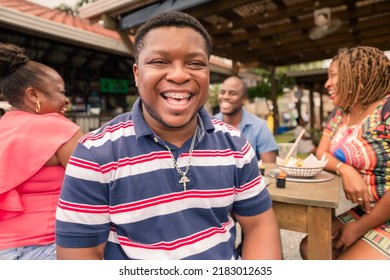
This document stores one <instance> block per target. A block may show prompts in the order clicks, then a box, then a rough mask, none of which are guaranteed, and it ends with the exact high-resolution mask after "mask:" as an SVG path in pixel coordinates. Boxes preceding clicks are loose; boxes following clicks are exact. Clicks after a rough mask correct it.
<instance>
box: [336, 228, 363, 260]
mask: <svg viewBox="0 0 390 280" xmlns="http://www.w3.org/2000/svg"><path fill="white" fill-rule="evenodd" d="M364 234H365V231H364V230H362V229H361V228H360V227H359V222H357V221H355V222H350V223H347V224H345V225H343V226H342V227H341V228H339V229H338V231H337V237H336V238H335V239H334V241H333V249H335V251H336V257H338V256H339V255H341V254H342V253H344V252H345V251H347V250H348V249H349V248H350V247H351V246H352V245H353V244H354V243H355V242H356V241H358V240H359V239H360V238H361V237H362V236H363V235H364Z"/></svg>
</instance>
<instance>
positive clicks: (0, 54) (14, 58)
mask: <svg viewBox="0 0 390 280" xmlns="http://www.w3.org/2000/svg"><path fill="white" fill-rule="evenodd" d="M52 71H55V70H54V69H52V68H50V67H49V66H46V65H44V64H41V63H39V62H36V61H32V60H30V59H29V57H28V56H27V55H26V54H25V50H24V48H22V47H19V46H16V45H13V44H7V43H0V93H2V94H3V95H4V98H5V100H7V101H8V103H9V104H11V105H12V106H14V107H19V106H22V105H23V102H24V99H23V98H24V91H25V89H26V88H28V87H34V88H36V89H39V90H40V91H42V92H43V93H46V91H47V90H46V86H47V84H48V82H54V81H52V80H51V77H50V75H48V74H49V73H50V72H52Z"/></svg>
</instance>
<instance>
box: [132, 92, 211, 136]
mask: <svg viewBox="0 0 390 280" xmlns="http://www.w3.org/2000/svg"><path fill="white" fill-rule="evenodd" d="M132 115H133V123H134V131H135V136H136V138H137V139H139V138H140V137H143V136H148V135H151V136H154V133H153V131H152V130H151V129H150V127H149V126H148V124H147V123H146V121H145V119H144V117H143V115H142V100H141V98H140V97H138V98H137V100H136V101H135V102H134V105H133V108H132ZM198 120H199V122H198V126H199V127H198V137H200V138H203V135H204V134H205V133H206V131H207V132H209V133H210V132H213V131H214V129H215V128H214V125H213V123H212V122H211V118H210V115H209V113H208V112H207V110H206V109H205V108H204V107H203V106H202V107H201V108H200V110H199V112H198Z"/></svg>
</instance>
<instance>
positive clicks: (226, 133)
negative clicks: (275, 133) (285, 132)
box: [56, 99, 272, 260]
mask: <svg viewBox="0 0 390 280" xmlns="http://www.w3.org/2000/svg"><path fill="white" fill-rule="evenodd" d="M190 143H191V139H189V140H188V141H187V142H186V143H185V144H184V145H183V146H182V147H181V148H177V147H175V146H173V145H171V144H169V143H166V144H167V145H169V147H170V149H171V150H172V153H173V154H174V156H175V158H176V160H177V164H178V167H179V168H181V169H182V170H184V169H185V167H186V165H187V162H188V155H189V154H188V151H189V148H190ZM187 177H188V178H189V180H190V182H188V183H187V191H183V184H180V183H179V180H180V178H181V175H180V174H179V173H178V172H177V170H176V169H175V167H174V165H173V161H172V158H171V156H170V154H169V152H168V150H167V149H166V147H165V145H164V141H163V140H161V139H160V138H158V137H157V136H156V135H155V134H154V133H153V132H152V130H151V129H150V128H149V127H148V126H147V124H146V122H145V120H144V119H143V116H142V113H141V101H140V99H138V100H137V101H136V103H135V104H134V107H133V111H132V112H130V113H125V114H122V115H120V116H118V117H116V118H115V119H113V120H111V121H110V122H108V123H107V124H105V125H104V126H103V127H101V128H100V129H98V130H96V131H94V132H91V133H89V134H87V135H86V136H85V137H83V138H82V139H81V140H80V143H79V145H78V146H77V148H76V150H75V151H74V153H73V155H72V157H71V159H70V161H69V163H68V166H67V168H66V174H65V179H64V184H63V188H62V191H61V196H60V200H59V204H58V207H57V213H56V219H57V223H56V242H57V244H58V245H60V246H62V247H76V248H81V247H92V246H97V245H99V244H101V243H103V242H106V241H107V246H106V249H105V254H104V258H105V259H219V260H221V259H236V258H237V257H238V256H237V253H236V252H235V249H234V241H235V223H234V221H233V219H232V217H231V212H233V213H237V214H238V215H241V216H251V215H257V214H260V213H262V212H265V211H266V210H268V209H269V208H270V207H271V205H272V201H271V199H270V196H269V193H268V191H267V189H266V188H265V181H264V180H263V178H262V177H261V175H260V173H259V170H258V167H257V159H256V156H255V153H254V151H253V149H252V148H251V146H250V144H249V142H248V141H247V140H246V138H245V137H243V136H242V135H241V133H240V131H239V130H237V129H235V128H233V127H231V126H228V125H226V124H224V123H223V122H221V121H220V120H217V119H214V118H211V117H210V116H209V115H208V113H207V111H206V110H205V109H204V108H202V109H201V110H200V111H199V114H198V133H197V135H196V141H195V148H194V151H193V155H192V159H191V166H190V168H189V171H188V173H187Z"/></svg>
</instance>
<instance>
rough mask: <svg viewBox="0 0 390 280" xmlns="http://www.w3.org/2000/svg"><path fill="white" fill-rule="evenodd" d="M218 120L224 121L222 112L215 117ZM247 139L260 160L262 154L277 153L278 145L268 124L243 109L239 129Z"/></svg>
mask: <svg viewBox="0 0 390 280" xmlns="http://www.w3.org/2000/svg"><path fill="white" fill-rule="evenodd" d="M215 117H216V118H218V119H220V120H222V121H223V115H222V113H221V112H219V113H218V114H216V115H215ZM237 128H238V129H240V130H241V131H242V133H243V134H244V135H245V137H246V138H247V139H248V140H249V142H250V143H251V145H252V147H253V149H254V150H255V151H256V156H257V158H258V159H260V154H262V153H267V152H272V151H277V150H278V144H277V143H276V140H275V138H274V136H273V134H272V133H271V131H270V130H269V128H268V126H267V122H266V121H265V120H263V119H261V118H259V117H257V116H255V115H253V114H251V113H249V112H248V111H247V110H246V109H245V108H242V119H241V122H240V125H239V127H237Z"/></svg>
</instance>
